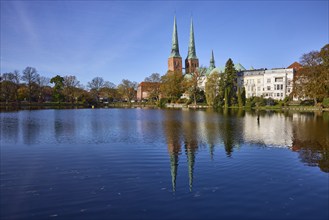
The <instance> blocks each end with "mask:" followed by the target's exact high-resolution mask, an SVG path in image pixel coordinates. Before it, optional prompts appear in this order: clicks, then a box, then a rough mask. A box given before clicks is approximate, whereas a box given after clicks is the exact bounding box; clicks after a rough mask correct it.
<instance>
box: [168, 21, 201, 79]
mask: <svg viewBox="0 0 329 220" xmlns="http://www.w3.org/2000/svg"><path fill="white" fill-rule="evenodd" d="M198 67H199V59H198V57H197V56H196V50H195V41H194V28H193V21H192V19H191V27H190V40H189V46H188V54H187V57H186V59H185V68H183V62H182V57H181V56H180V54H179V44H178V32H177V22H176V17H174V28H173V34H172V45H171V53H170V56H169V58H168V71H172V72H176V71H179V72H183V69H185V73H187V74H188V73H194V72H195V70H196V69H197V68H198Z"/></svg>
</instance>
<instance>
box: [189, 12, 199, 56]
mask: <svg viewBox="0 0 329 220" xmlns="http://www.w3.org/2000/svg"><path fill="white" fill-rule="evenodd" d="M187 59H198V58H197V56H196V51H195V41H194V28H193V20H192V18H191V27H190V42H189V45H188V54H187Z"/></svg>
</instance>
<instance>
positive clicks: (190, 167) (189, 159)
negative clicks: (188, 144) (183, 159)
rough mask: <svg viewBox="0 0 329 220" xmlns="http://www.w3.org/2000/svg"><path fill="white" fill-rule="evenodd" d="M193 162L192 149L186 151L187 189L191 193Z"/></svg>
mask: <svg viewBox="0 0 329 220" xmlns="http://www.w3.org/2000/svg"><path fill="white" fill-rule="evenodd" d="M194 162H195V152H194V149H187V163H188V179H189V188H190V191H191V192H192V188H193V172H194Z"/></svg>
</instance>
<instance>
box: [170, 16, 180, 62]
mask: <svg viewBox="0 0 329 220" xmlns="http://www.w3.org/2000/svg"><path fill="white" fill-rule="evenodd" d="M169 57H181V56H180V54H179V45H178V32H177V24H176V16H175V17H174V28H173V33H172V43H171V53H170V56H169Z"/></svg>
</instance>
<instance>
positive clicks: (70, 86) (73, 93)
mask: <svg viewBox="0 0 329 220" xmlns="http://www.w3.org/2000/svg"><path fill="white" fill-rule="evenodd" d="M63 79H64V80H63V94H64V97H65V99H66V100H67V101H68V102H71V103H73V102H74V101H77V99H78V96H79V95H78V94H79V92H78V91H77V88H78V87H79V86H80V82H79V80H77V78H76V76H64V77H63Z"/></svg>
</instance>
